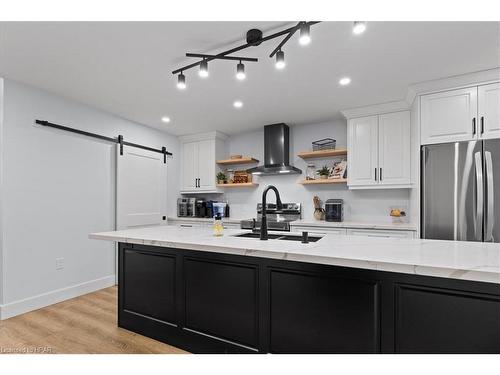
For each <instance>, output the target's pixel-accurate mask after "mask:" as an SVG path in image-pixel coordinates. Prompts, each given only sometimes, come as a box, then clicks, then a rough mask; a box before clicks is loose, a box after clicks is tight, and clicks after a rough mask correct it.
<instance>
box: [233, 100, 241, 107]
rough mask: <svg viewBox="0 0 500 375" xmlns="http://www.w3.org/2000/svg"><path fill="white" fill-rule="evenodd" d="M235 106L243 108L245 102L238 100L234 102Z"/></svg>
mask: <svg viewBox="0 0 500 375" xmlns="http://www.w3.org/2000/svg"><path fill="white" fill-rule="evenodd" d="M233 106H234V108H241V107H243V102H242V101H240V100H236V101H235V102H234V103H233Z"/></svg>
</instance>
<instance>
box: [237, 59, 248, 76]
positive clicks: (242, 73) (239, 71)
mask: <svg viewBox="0 0 500 375" xmlns="http://www.w3.org/2000/svg"><path fill="white" fill-rule="evenodd" d="M236 78H237V79H239V80H240V81H243V80H244V79H245V78H246V74H245V65H244V64H243V63H242V62H241V60H240V62H239V63H238V65H236Z"/></svg>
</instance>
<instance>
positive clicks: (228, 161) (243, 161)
mask: <svg viewBox="0 0 500 375" xmlns="http://www.w3.org/2000/svg"><path fill="white" fill-rule="evenodd" d="M258 162H259V161H258V160H257V159H254V158H239V159H225V160H217V164H220V165H235V164H253V163H258Z"/></svg>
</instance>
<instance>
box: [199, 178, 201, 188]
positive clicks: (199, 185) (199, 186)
mask: <svg viewBox="0 0 500 375" xmlns="http://www.w3.org/2000/svg"><path fill="white" fill-rule="evenodd" d="M200 185H201V179H198V187H201V186H200Z"/></svg>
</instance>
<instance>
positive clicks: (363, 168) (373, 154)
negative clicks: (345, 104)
mask: <svg viewBox="0 0 500 375" xmlns="http://www.w3.org/2000/svg"><path fill="white" fill-rule="evenodd" d="M377 127H378V116H368V117H360V118H355V119H351V120H349V137H348V145H347V150H348V163H349V166H348V170H347V184H348V185H349V186H356V185H358V186H359V185H364V186H367V185H376V184H378V179H377V173H378V145H377V143H378V135H377V134H378V130H377Z"/></svg>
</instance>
